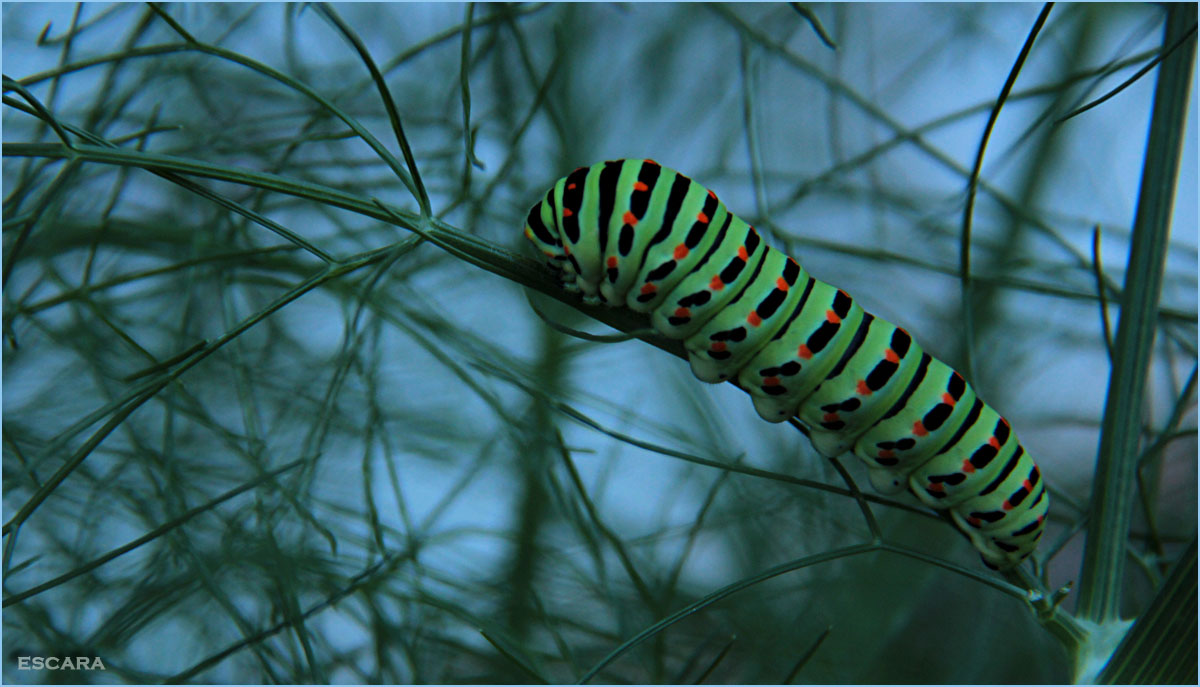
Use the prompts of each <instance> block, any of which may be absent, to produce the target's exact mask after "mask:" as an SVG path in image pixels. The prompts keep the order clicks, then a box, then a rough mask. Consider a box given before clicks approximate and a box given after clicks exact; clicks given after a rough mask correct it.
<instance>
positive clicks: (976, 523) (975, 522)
mask: <svg viewBox="0 0 1200 687" xmlns="http://www.w3.org/2000/svg"><path fill="white" fill-rule="evenodd" d="M967 522H969V523H971V527H979V526H980V525H982V524H983V523H982V522H980V521H979V518H967Z"/></svg>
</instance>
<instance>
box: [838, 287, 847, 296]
mask: <svg viewBox="0 0 1200 687" xmlns="http://www.w3.org/2000/svg"><path fill="white" fill-rule="evenodd" d="M838 293H840V294H842V295H843V296H845V297H846V298H849V297H850V294H848V293H846V292H845V291H842V290H841V289H838Z"/></svg>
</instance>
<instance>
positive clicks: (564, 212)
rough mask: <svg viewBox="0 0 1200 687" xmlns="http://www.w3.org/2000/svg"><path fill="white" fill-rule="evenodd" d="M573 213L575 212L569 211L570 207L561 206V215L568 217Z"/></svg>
mask: <svg viewBox="0 0 1200 687" xmlns="http://www.w3.org/2000/svg"><path fill="white" fill-rule="evenodd" d="M574 214H575V213H574V212H572V211H571V208H563V217H570V216H572V215H574Z"/></svg>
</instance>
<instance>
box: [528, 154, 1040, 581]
mask: <svg viewBox="0 0 1200 687" xmlns="http://www.w3.org/2000/svg"><path fill="white" fill-rule="evenodd" d="M525 237H526V238H527V239H529V241H531V242H532V243H533V245H534V246H535V247H536V248H537V249H538V250H539V251H540V252H541V254H542V255H543V256H544V257H545V260H546V263H547V264H548V265H549V267H550V268H551V270H553V271H554V272H555V273H556V275H557V276H558V278H559V282H560V285H561V286H562V288H564V289H566V290H568V291H571V292H576V293H579V294H581V296H582V299H583V300H584V301H585V302H587V303H590V304H597V303H603V304H605V305H608V306H614V307H626V308H629V309H631V310H634V311H636V312H639V313H648V314H649V315H650V319H651V323H652V325H653V327H654V329H655V330H657V331H658V332H659V333H660V334H662V335H663V336H665V337H668V338H671V339H681V340H683V344H684V348H685V349H686V351H687V355H688V360H689V362H690V364H691V368H692V372H693V373H694V374H695V375H696V377H698V378H699V379H701V380H703V381H705V382H710V383H718V382H724V381H735V382H736V383H737V384H738V385H739V386H740V387H742V388H743V389H745V390H746V391H748V392H749V394H750V396H751V399H752V400H753V403H754V408H755V410H756V411H757V412H758V414H759V415H760V416H761V417H762V418H763V419H764V420H767V421H769V422H783V421H786V420H788V419H789V418H792V417H795V418H796V419H797V420H798V421H799V422H800V423H801V425H802V426H803V427H805V428H806V429H807V430H808V432H807V433H808V435H809V439H810V440H811V441H812V444H813V446H814V447H815V448H816V450H817V451H818V452H819V453H821V454H822V455H824V456H827V457H835V456H838V455H841V454H843V453H845V452H846V451H853V453H854V454H855V455H856V456H858V457H859V458H860V459H861V460H862V461H863V462H864V463H866V466H867V469H868V474H869V476H870V480H871V483H872V485H873V486H874V487H875V489H876V490H878V491H881V492H883V493H897V492H899V491H902V490H903V489H904V487H905V486H907V487H908V489H909V491H911V492H912V493H913V494H914V495H915V496H916V497H917V498H918V499H919V500H920V501H921V502H923V503H924V504H926V505H928V506H930V507H932V508H935V509H939V510H948V511H949V513H950V516H951V519H952V520H953V522H954V523H955V524H956V525H957V526H958V528H959V529H961V530H962V531H963V532H964V533H966V535H967V537H968V538H969V539H970V541H971V543H972V544H973V546H974V547H975V549H976V550H978V551H979V553H980V555H981V557H982V558H983V562H984V563H985V564H986V565H987V566H988V567H990V568H992V569H999V570H1005V569H1010V568H1012V567H1014V566H1016V565H1017V564H1019V563H1020V562H1021V561H1022V560H1024V559H1025V558H1026V557H1027V556H1028V555H1029V554H1030V553H1032V552H1033V550H1034V549H1035V548H1036V547H1037V542H1038V539H1039V538H1040V537H1041V535H1042V531H1043V523H1044V520H1045V517H1046V512H1047V509H1048V508H1049V505H1050V498H1049V495H1048V494H1047V493H1046V486H1045V483H1044V482H1043V480H1042V479H1041V475H1040V473H1039V471H1038V467H1037V465H1035V464H1034V462H1033V459H1032V458H1031V457H1030V456H1029V454H1028V453H1027V452H1026V451H1025V449H1024V448H1023V447H1022V446H1021V445H1020V442H1019V441H1018V440H1017V437H1016V434H1015V433H1014V432H1013V430H1012V428H1011V427H1010V426H1009V423H1008V421H1006V420H1005V419H1004V418H1003V417H1001V416H1000V414H999V413H997V412H996V411H995V410H994V409H992V408H991V406H989V405H987V404H986V403H984V402H983V400H982V399H980V398H979V397H978V396H976V394H975V391H974V390H973V389H972V388H971V385H970V384H968V383H967V382H966V380H965V379H964V378H963V376H962V375H961V374H959V373H958V372H955V371H954V370H953V369H951V368H950V366H948V365H946V364H945V363H943V362H941V361H940V360H938V359H936V358H934V357H932V356H930V355H929V354H928V353H926V352H925V351H924V350H922V348H921V346H920V345H918V344H917V342H916V341H915V340H913V338H912V336H910V335H909V333H908V332H907V331H905V330H904V329H902V328H900V327H897V326H896V325H894V324H892V323H890V322H887V321H886V320H883V319H882V318H879V317H876V316H874V315H871V314H870V313H868V312H866V311H865V310H863V309H862V308H861V307H860V306H859V305H858V304H856V303H855V302H854V299H853V298H851V297H850V295H849V294H847V293H846V292H845V291H843V290H841V289H839V288H836V287H834V286H830V285H829V284H826V283H824V282H821V281H818V280H817V279H814V278H813V277H811V276H810V275H809V274H808V273H807V272H806V271H805V270H804V268H803V267H801V266H800V264H799V263H798V262H797V261H796V260H794V259H792V258H791V257H788V256H787V255H784V254H783V253H782V252H781V251H779V250H776V249H774V248H771V247H770V246H768V245H766V244H765V243H764V242H763V240H762V238H761V237H760V236H759V234H758V232H757V231H755V229H754V227H752V226H750V225H749V224H747V223H746V222H745V221H743V220H742V219H740V218H739V217H738V216H737V215H735V214H733V213H732V212H730V211H729V210H728V209H727V208H726V207H725V205H724V204H723V203H722V202H721V201H720V200H718V199H717V195H716V194H715V193H713V192H712V191H710V190H708V189H707V188H705V187H704V186H702V185H700V184H699V183H697V182H695V181H693V180H692V179H690V178H688V177H687V176H684V175H683V174H681V173H679V172H676V171H675V170H672V169H669V168H667V167H663V166H662V165H660V164H658V163H657V162H654V161H653V160H610V161H607V162H600V163H597V164H595V165H592V166H591V167H580V168H578V169H576V170H575V171H573V172H571V173H570V174H568V175H567V176H565V177H563V178H562V179H559V180H558V181H557V182H556V183H555V184H554V186H553V187H552V188H550V190H549V191H547V192H546V195H545V197H544V198H542V199H541V200H540V201H538V202H537V204H535V205H534V206H533V208H532V209H531V210H530V211H529V215H528V218H527V220H526V224H525Z"/></svg>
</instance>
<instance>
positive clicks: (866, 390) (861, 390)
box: [854, 379, 871, 396]
mask: <svg viewBox="0 0 1200 687" xmlns="http://www.w3.org/2000/svg"><path fill="white" fill-rule="evenodd" d="M854 390H855V391H857V392H858V395H859V396H870V395H871V387H869V386H867V380H865V379H860V380H858V384H857V385H856V386H855V389H854Z"/></svg>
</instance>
